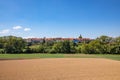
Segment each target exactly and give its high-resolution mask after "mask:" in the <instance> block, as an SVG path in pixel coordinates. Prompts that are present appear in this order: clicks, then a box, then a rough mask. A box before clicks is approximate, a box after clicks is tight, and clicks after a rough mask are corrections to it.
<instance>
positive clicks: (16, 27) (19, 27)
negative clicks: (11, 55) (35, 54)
mask: <svg viewBox="0 0 120 80" xmlns="http://www.w3.org/2000/svg"><path fill="white" fill-rule="evenodd" d="M13 29H14V30H18V29H22V26H15V27H13Z"/></svg>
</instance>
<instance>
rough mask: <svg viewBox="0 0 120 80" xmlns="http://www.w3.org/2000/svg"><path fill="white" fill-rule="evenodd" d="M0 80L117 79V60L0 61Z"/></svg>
mask: <svg viewBox="0 0 120 80" xmlns="http://www.w3.org/2000/svg"><path fill="white" fill-rule="evenodd" d="M0 80H120V61H115V60H109V59H99V58H48V59H45V58H44V59H27V60H1V61H0Z"/></svg>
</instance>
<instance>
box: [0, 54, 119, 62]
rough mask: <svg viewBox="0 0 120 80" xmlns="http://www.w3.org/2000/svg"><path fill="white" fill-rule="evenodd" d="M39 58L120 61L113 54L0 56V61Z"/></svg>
mask: <svg viewBox="0 0 120 80" xmlns="http://www.w3.org/2000/svg"><path fill="white" fill-rule="evenodd" d="M39 58H106V59H112V60H118V61H120V55H113V54H49V53H34V54H29V53H28V54H0V60H10V59H39Z"/></svg>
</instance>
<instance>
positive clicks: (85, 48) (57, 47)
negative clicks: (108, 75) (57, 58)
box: [0, 35, 120, 54]
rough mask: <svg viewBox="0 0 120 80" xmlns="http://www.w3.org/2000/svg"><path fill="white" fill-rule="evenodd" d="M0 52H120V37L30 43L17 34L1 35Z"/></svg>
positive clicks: (103, 36)
mask: <svg viewBox="0 0 120 80" xmlns="http://www.w3.org/2000/svg"><path fill="white" fill-rule="evenodd" d="M0 53H2V54H4V53H67V54H69V53H85V54H120V37H116V38H112V37H109V36H105V35H102V36H100V37H98V38H97V39H94V40H91V41H89V42H88V43H84V42H74V41H65V40H64V41H46V39H45V38H44V41H43V42H39V43H32V42H31V43H30V42H28V43H27V42H25V40H24V39H22V38H20V37H15V36H4V37H0Z"/></svg>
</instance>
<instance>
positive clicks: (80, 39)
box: [25, 37, 93, 43]
mask: <svg viewBox="0 0 120 80" xmlns="http://www.w3.org/2000/svg"><path fill="white" fill-rule="evenodd" d="M91 40H93V39H90V38H45V37H44V38H27V39H25V41H26V42H30V43H42V42H44V41H46V42H60V41H73V42H75V43H78V42H90V41H91Z"/></svg>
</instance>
